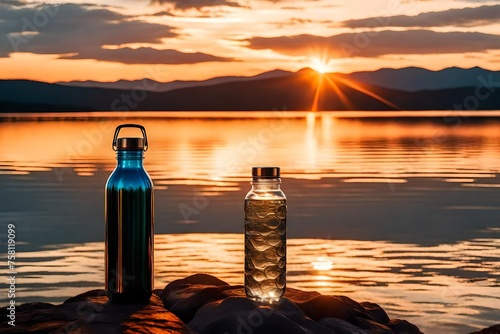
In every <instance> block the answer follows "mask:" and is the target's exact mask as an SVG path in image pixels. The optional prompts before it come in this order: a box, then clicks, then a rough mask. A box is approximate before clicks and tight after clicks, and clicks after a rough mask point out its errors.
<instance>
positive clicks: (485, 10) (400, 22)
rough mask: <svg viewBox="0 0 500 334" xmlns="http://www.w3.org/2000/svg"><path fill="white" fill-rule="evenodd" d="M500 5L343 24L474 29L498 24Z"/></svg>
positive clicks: (367, 19)
mask: <svg viewBox="0 0 500 334" xmlns="http://www.w3.org/2000/svg"><path fill="white" fill-rule="evenodd" d="M499 18H500V5H493V6H481V7H475V8H455V9H448V10H445V11H440V12H428V13H421V14H418V15H415V16H408V15H397V16H387V17H370V18H365V19H358V20H347V21H344V22H342V23H341V25H342V26H344V27H349V28H366V27H368V28H373V27H443V26H460V27H473V26H481V25H487V24H492V23H498V22H499Z"/></svg>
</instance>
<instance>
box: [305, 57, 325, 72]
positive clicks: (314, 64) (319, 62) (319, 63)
mask: <svg viewBox="0 0 500 334" xmlns="http://www.w3.org/2000/svg"><path fill="white" fill-rule="evenodd" d="M329 62H330V61H329V60H325V59H322V58H312V59H311V65H310V66H311V68H312V69H313V70H315V71H316V72H318V73H321V74H324V73H327V72H328V71H329V69H330V68H329V66H328V65H329Z"/></svg>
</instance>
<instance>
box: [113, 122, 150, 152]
mask: <svg viewBox="0 0 500 334" xmlns="http://www.w3.org/2000/svg"><path fill="white" fill-rule="evenodd" d="M123 128H137V129H140V130H141V132H142V136H143V138H144V151H147V150H148V137H147V136H146V129H145V128H144V127H143V126H142V125H139V124H121V125H118V126H117V127H116V130H115V136H114V137H113V145H112V147H113V151H116V149H117V147H116V140H117V139H118V133H119V132H120V130H121V129H123Z"/></svg>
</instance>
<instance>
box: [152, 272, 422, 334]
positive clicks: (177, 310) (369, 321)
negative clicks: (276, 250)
mask: <svg viewBox="0 0 500 334" xmlns="http://www.w3.org/2000/svg"><path fill="white" fill-rule="evenodd" d="M207 282H209V283H207ZM160 297H161V299H162V300H163V303H164V305H165V307H166V308H167V309H168V310H170V311H171V312H173V313H174V314H176V315H177V316H178V317H179V318H181V319H182V320H184V321H185V322H187V323H188V326H189V327H190V328H191V329H193V330H194V331H196V332H198V333H199V334H211V333H252V334H267V333H270V334H271V333H291V334H294V333H297V334H298V333H314V334H322V333H325V334H338V333H365V334H366V333H380V334H382V333H383V334H385V333H400V332H403V333H404V332H405V331H406V333H407V334H421V332H420V330H419V329H418V327H416V326H414V325H412V324H410V323H408V322H407V321H404V320H397V319H394V320H390V319H389V317H388V316H387V313H386V312H385V311H384V310H383V309H382V308H381V307H380V306H379V305H377V304H374V303H370V302H364V303H361V304H360V303H358V302H356V301H354V300H352V299H351V298H348V297H345V296H324V295H321V294H319V293H317V292H307V291H301V290H297V289H292V288H288V289H287V292H286V294H285V296H284V298H283V299H282V300H281V302H280V303H277V304H271V305H266V304H262V303H258V302H255V301H252V300H249V299H247V298H245V293H244V289H243V286H230V285H228V284H227V283H225V282H223V281H220V280H217V279H214V278H213V277H211V276H207V275H205V276H200V275H195V276H190V277H187V278H184V279H181V280H177V281H174V282H172V283H170V284H168V285H167V286H166V287H165V289H164V290H163V292H162V293H160Z"/></svg>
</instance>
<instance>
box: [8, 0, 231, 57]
mask: <svg viewBox="0 0 500 334" xmlns="http://www.w3.org/2000/svg"><path fill="white" fill-rule="evenodd" d="M0 8H1V10H0V57H8V56H9V54H10V53H12V52H31V53H36V54H56V55H63V56H62V58H66V59H84V58H85V59H97V60H104V61H116V62H122V63H131V64H140V63H144V64H150V63H152V62H154V63H166V64H182V63H185V64H192V63H195V62H206V61H227V59H226V58H220V57H216V56H211V55H208V54H203V53H182V52H179V51H175V50H157V49H154V48H141V49H131V48H118V49H116V50H109V49H106V48H103V46H118V47H120V46H121V45H123V44H128V43H147V44H162V39H164V38H171V37H176V36H178V35H177V33H176V32H175V31H174V29H173V28H172V27H170V26H167V25H162V24H155V23H149V22H145V21H141V20H137V19H135V18H134V17H131V16H127V15H123V14H120V13H118V12H115V11H113V10H112V9H111V8H110V7H105V8H103V7H98V6H95V5H89V4H62V5H45V4H35V5H34V6H33V5H32V6H31V7H27V6H23V7H16V6H13V5H11V4H9V5H6V4H5V1H4V2H3V3H0ZM170 57H172V59H170ZM183 57H185V61H184V62H183V61H182V58H183Z"/></svg>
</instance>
